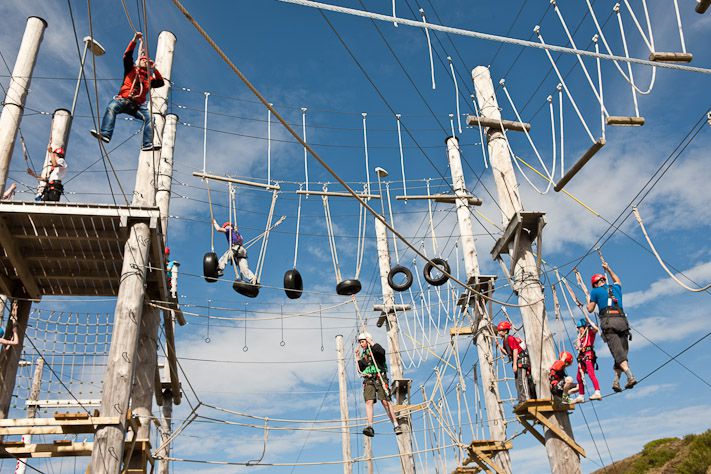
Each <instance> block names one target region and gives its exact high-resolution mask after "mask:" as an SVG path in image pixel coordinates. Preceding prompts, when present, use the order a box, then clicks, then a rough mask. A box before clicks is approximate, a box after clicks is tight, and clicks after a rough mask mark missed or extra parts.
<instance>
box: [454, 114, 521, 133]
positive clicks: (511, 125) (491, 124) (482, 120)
mask: <svg viewBox="0 0 711 474" xmlns="http://www.w3.org/2000/svg"><path fill="white" fill-rule="evenodd" d="M467 125H469V126H470V127H487V128H489V129H491V130H501V126H502V125H503V128H504V130H508V131H511V132H523V131H526V132H529V131H530V130H531V124H530V123H526V122H514V121H512V120H501V121H499V120H496V119H493V118H487V117H477V116H476V115H467Z"/></svg>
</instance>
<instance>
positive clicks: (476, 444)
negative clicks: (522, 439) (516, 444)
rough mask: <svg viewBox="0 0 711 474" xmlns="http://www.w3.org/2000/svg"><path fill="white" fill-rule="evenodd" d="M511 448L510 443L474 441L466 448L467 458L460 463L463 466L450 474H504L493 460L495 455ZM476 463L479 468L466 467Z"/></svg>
mask: <svg viewBox="0 0 711 474" xmlns="http://www.w3.org/2000/svg"><path fill="white" fill-rule="evenodd" d="M511 448H512V444H511V442H510V441H494V440H474V441H472V442H471V443H470V444H469V446H467V453H468V457H467V458H466V459H465V460H464V461H462V464H463V466H459V467H457V468H456V469H455V470H454V471H452V474H463V473H476V472H479V471H484V472H486V473H491V474H493V473H496V474H505V472H506V471H504V470H503V469H501V468H500V467H499V466H498V465H497V464H496V463H495V462H494V460H493V459H491V458H492V457H493V456H496V454H497V453H500V452H501V451H508V450H509V449H511ZM471 463H476V464H477V466H479V467H474V466H468V464H471Z"/></svg>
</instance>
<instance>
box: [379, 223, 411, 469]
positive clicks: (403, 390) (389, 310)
mask: <svg viewBox="0 0 711 474" xmlns="http://www.w3.org/2000/svg"><path fill="white" fill-rule="evenodd" d="M375 235H376V238H377V245H378V266H379V267H380V286H381V287H382V291H383V306H382V311H383V313H384V314H385V315H387V322H388V351H389V353H390V371H391V372H392V383H391V384H390V385H391V389H392V392H393V394H394V395H395V398H396V400H395V403H397V404H398V405H404V404H407V403H409V394H410V380H406V379H405V378H404V370H403V364H402V358H401V357H400V334H399V332H400V330H399V327H398V321H397V313H396V306H395V297H394V293H393V289H392V288H390V285H388V273H390V249H389V247H388V234H387V230H386V228H385V224H383V222H382V221H381V220H380V219H378V218H377V217H376V218H375ZM398 422H399V423H400V427H401V428H402V434H400V435H398V436H397V445H398V449H399V452H400V465H401V466H402V472H403V473H405V474H410V473H414V472H415V459H414V457H413V455H412V427H411V426H410V416H409V415H405V416H402V417H400V418H399V419H398Z"/></svg>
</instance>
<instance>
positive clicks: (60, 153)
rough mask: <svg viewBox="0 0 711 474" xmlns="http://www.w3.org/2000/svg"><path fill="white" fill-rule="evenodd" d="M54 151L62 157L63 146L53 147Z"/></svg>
mask: <svg viewBox="0 0 711 474" xmlns="http://www.w3.org/2000/svg"><path fill="white" fill-rule="evenodd" d="M54 153H55V154H56V155H57V156H58V157H60V158H64V148H62V147H59V148H55V149H54Z"/></svg>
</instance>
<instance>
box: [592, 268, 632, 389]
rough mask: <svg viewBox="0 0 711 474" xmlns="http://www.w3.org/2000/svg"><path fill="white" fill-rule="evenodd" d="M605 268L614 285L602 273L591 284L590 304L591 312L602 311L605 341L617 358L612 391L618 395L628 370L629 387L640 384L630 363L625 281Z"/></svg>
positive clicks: (627, 386) (627, 385) (626, 386)
mask: <svg viewBox="0 0 711 474" xmlns="http://www.w3.org/2000/svg"><path fill="white" fill-rule="evenodd" d="M602 268H603V269H604V270H605V271H606V272H607V273H609V274H610V278H612V283H613V284H612V285H608V284H607V278H606V277H605V275H602V274H599V273H598V274H595V275H593V276H592V279H591V283H592V286H593V289H592V291H590V301H589V302H588V306H587V310H588V312H589V313H592V312H593V311H595V307H597V308H598V311H599V313H600V328H601V329H602V338H603V340H604V341H605V342H606V343H607V347H609V348H610V353H611V354H612V357H613V358H614V359H615V365H614V366H613V369H614V371H615V378H614V380H613V381H612V389H613V390H614V391H615V392H621V391H622V387H620V375H621V374H622V372H623V371H624V373H625V375H626V376H627V384H626V385H625V388H628V389H629V388H632V387H634V386H635V385H636V384H637V379H635V377H634V375H632V371H631V370H630V367H629V363H628V361H627V353H628V352H629V342H628V340H629V339H631V336H630V326H629V322H628V321H627V316H625V312H624V309H623V308H622V282H621V281H620V278H619V277H618V276H617V274H616V273H615V272H613V271H612V269H611V268H610V266H609V265H608V264H607V263H606V262H603V264H602Z"/></svg>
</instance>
